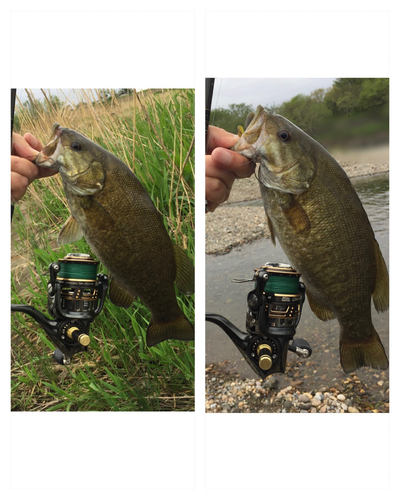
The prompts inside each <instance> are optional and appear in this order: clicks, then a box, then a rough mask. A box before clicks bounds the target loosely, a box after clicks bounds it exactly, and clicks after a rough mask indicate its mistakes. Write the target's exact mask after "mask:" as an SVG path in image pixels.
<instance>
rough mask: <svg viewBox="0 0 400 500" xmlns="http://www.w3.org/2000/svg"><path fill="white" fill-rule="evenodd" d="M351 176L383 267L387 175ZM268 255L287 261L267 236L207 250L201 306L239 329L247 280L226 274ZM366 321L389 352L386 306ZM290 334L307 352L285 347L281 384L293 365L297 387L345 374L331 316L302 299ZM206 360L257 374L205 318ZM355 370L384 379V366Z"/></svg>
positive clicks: (370, 379) (249, 271) (241, 274)
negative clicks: (225, 249) (223, 250)
mask: <svg viewBox="0 0 400 500" xmlns="http://www.w3.org/2000/svg"><path fill="white" fill-rule="evenodd" d="M352 182H353V185H354V187H355V189H356V190H357V193H358V195H359V197H360V199H361V201H362V203H363V205H364V208H365V210H366V212H367V214H368V217H369V220H370V221H371V225H372V227H373V229H374V231H375V237H376V239H377V241H378V243H379V246H380V248H381V251H382V254H383V257H384V259H385V261H386V264H387V265H388V267H389V175H388V174H384V175H376V176H373V177H360V178H356V179H352ZM252 203H253V202H252ZM253 204H254V203H253ZM257 204H259V205H260V210H264V209H263V207H262V203H261V200H259V201H257ZM268 261H269V262H286V263H288V260H287V258H286V257H285V254H284V253H283V251H282V249H281V247H280V246H279V243H278V242H277V244H276V247H274V245H273V244H272V242H271V240H269V239H268V238H266V239H261V240H257V241H255V242H253V243H249V244H245V245H242V246H241V247H237V248H235V249H233V250H232V251H231V252H230V253H229V254H226V255H220V256H214V255H207V257H206V312H207V313H217V314H221V315H222V316H225V317H226V318H228V319H229V320H230V321H231V322H232V323H234V324H235V325H236V326H237V327H238V328H240V329H241V330H243V331H245V318H246V297H247V293H248V292H249V291H250V290H251V289H252V288H253V283H232V279H235V278H247V279H251V278H252V277H253V271H254V268H256V267H259V266H261V265H263V264H265V263H266V262H268ZM372 321H373V324H374V326H375V329H376V331H377V332H378V334H379V336H380V338H381V340H382V343H383V345H384V347H385V349H386V354H387V355H388V356H389V312H385V313H380V314H378V313H377V312H376V311H375V309H374V307H372ZM295 338H304V339H306V340H307V341H308V342H309V344H310V345H311V347H312V349H313V353H312V356H311V357H310V358H309V359H308V360H301V359H300V358H298V357H297V356H296V355H295V354H294V353H291V352H289V353H288V357H287V374H285V375H283V374H278V375H276V374H275V376H277V377H280V378H281V381H282V384H283V383H284V382H285V381H286V382H287V383H288V385H289V383H290V375H292V373H291V370H294V369H295V370H297V372H296V373H297V376H298V375H299V374H300V376H301V377H302V380H303V382H304V385H302V390H310V391H311V390H312V389H314V388H315V386H317V385H320V384H322V383H326V384H328V383H329V382H330V381H334V380H336V379H338V378H339V379H343V378H344V377H345V376H346V374H344V372H343V370H342V368H341V366H340V362H339V325H338V323H337V321H336V320H332V321H328V322H323V321H320V320H319V319H318V318H317V317H316V316H315V315H314V314H313V313H312V312H311V310H310V308H309V305H308V302H307V300H306V302H305V304H304V307H303V312H302V317H301V321H300V324H299V326H298V327H297V330H296V337H295ZM206 363H207V364H210V363H223V366H224V370H225V371H227V372H228V373H232V375H233V374H239V376H241V377H246V378H251V379H254V378H259V377H258V376H257V375H256V374H255V373H254V372H253V371H252V369H251V368H250V367H249V366H248V365H247V363H246V361H245V360H244V359H243V358H242V356H241V354H240V352H239V351H238V350H237V348H236V347H235V346H234V344H233V343H232V341H231V340H230V339H229V337H228V336H227V335H226V334H225V333H224V332H223V331H222V330H221V329H220V328H219V327H218V326H216V325H214V324H212V323H208V322H206ZM357 376H358V377H359V378H360V380H362V381H363V382H365V383H366V384H369V385H371V386H373V385H374V383H376V381H377V379H379V380H382V379H386V380H387V379H388V370H386V371H385V372H380V373H379V372H378V373H377V370H373V369H370V368H361V369H360V370H358V371H357ZM286 378H287V380H285V379H286ZM282 379H283V380H282Z"/></svg>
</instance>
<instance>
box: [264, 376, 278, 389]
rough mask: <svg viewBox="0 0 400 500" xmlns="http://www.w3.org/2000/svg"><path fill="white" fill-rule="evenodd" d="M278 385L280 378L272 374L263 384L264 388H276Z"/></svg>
mask: <svg viewBox="0 0 400 500" xmlns="http://www.w3.org/2000/svg"><path fill="white" fill-rule="evenodd" d="M278 386H279V380H278V379H277V378H276V377H274V376H273V375H270V376H269V377H268V378H267V380H266V381H265V382H264V384H263V387H264V389H276V388H277V387H278Z"/></svg>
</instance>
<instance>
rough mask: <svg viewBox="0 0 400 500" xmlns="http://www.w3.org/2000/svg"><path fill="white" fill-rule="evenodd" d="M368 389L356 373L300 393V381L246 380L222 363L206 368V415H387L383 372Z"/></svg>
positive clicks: (277, 378)
mask: <svg viewBox="0 0 400 500" xmlns="http://www.w3.org/2000/svg"><path fill="white" fill-rule="evenodd" d="M374 378H375V380H376V382H374V383H373V384H371V385H369V386H367V385H366V383H365V382H363V381H362V380H361V379H360V378H359V377H358V376H357V374H356V373H350V374H343V377H342V378H341V379H340V380H338V379H335V380H333V381H331V382H330V383H329V385H328V384H327V385H321V386H320V387H318V388H316V389H315V390H312V391H310V392H303V391H302V390H301V386H302V384H303V381H302V380H301V379H296V378H294V379H293V381H292V382H291V383H290V384H291V385H286V383H282V382H284V381H285V376H283V375H281V374H277V375H276V376H275V375H270V376H269V377H268V378H267V379H265V380H262V379H258V380H257V379H246V378H243V377H239V376H238V375H235V374H231V373H227V372H225V371H224V363H220V364H211V365H209V366H207V367H206V412H207V413H388V412H389V382H388V380H387V374H386V373H385V372H381V373H379V372H377V373H375V374H374Z"/></svg>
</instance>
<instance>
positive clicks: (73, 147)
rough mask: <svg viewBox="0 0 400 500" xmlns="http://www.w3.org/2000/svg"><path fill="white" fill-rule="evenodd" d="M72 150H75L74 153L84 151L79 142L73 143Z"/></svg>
mask: <svg viewBox="0 0 400 500" xmlns="http://www.w3.org/2000/svg"><path fill="white" fill-rule="evenodd" d="M71 148H72V149H73V150H74V151H81V150H82V144H79V142H73V143H72V144H71Z"/></svg>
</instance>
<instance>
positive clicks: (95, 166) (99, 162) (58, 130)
mask: <svg viewBox="0 0 400 500" xmlns="http://www.w3.org/2000/svg"><path fill="white" fill-rule="evenodd" d="M105 153H106V152H105V151H104V150H103V148H101V147H100V146H98V145H97V144H95V143H93V142H92V141H91V140H90V139H88V138H87V137H85V136H84V135H82V134H79V133H78V132H76V131H75V130H71V129H69V128H64V127H61V126H60V125H59V124H58V123H55V124H54V125H53V127H52V131H51V137H50V140H49V142H48V143H47V145H46V146H45V147H44V148H43V150H42V151H41V152H40V153H39V155H38V157H37V158H36V160H35V163H36V165H37V166H39V167H44V168H51V169H54V170H57V171H58V172H59V173H60V175H61V177H62V179H63V181H64V183H65V184H66V185H67V186H68V187H69V188H70V190H71V191H72V192H74V193H75V194H78V195H81V196H84V195H92V194H95V193H96V192H98V191H99V190H100V189H102V187H103V184H104V180H105V168H104V165H105V164H106V159H105Z"/></svg>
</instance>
